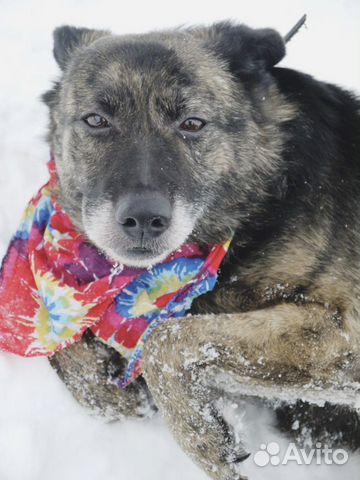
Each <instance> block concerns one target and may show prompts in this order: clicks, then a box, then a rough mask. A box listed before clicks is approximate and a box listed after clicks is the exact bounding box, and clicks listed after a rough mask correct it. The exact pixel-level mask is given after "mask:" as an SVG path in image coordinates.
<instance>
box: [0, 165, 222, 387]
mask: <svg viewBox="0 0 360 480" xmlns="http://www.w3.org/2000/svg"><path fill="white" fill-rule="evenodd" d="M49 170H50V181H49V182H48V183H47V184H46V185H44V186H43V187H42V188H41V189H40V191H39V192H38V194H37V195H36V196H35V197H33V198H32V200H31V201H30V203H29V205H28V207H27V209H26V210H25V212H24V214H23V217H22V221H21V224H20V227H19V229H18V230H17V232H16V234H15V236H14V237H13V239H12V241H11V243H10V246H9V248H8V251H7V254H6V256H5V258H4V260H3V264H2V267H1V271H0V349H2V350H5V351H7V352H11V353H15V354H17V355H21V356H25V357H33V356H51V355H53V354H54V353H55V352H56V351H58V350H61V349H63V348H65V347H66V346H68V345H71V344H72V343H74V342H76V341H77V340H79V339H80V338H81V337H82V335H83V334H84V332H85V330H86V329H88V328H90V329H91V331H92V332H93V333H94V334H95V335H96V336H97V337H98V338H99V339H100V340H102V341H103V342H105V343H106V344H107V345H110V346H111V347H113V348H115V349H116V350H117V351H118V352H120V354H121V355H122V356H123V357H125V358H126V359H127V360H128V366H127V370H126V372H125V374H124V376H123V377H122V378H119V380H118V382H117V383H118V385H119V386H120V387H122V388H125V387H126V386H127V385H128V384H129V383H131V382H132V381H133V380H134V379H135V378H136V377H137V376H138V375H139V374H140V373H141V370H140V367H141V357H142V352H143V348H144V344H145V342H146V340H147V338H148V337H149V335H150V334H151V332H152V331H153V330H154V329H155V328H156V327H157V326H158V325H159V324H161V323H162V322H164V321H166V319H168V318H170V317H182V316H184V315H185V314H186V312H187V311H188V310H189V308H190V306H191V303H192V301H193V299H194V298H196V297H198V296H199V295H202V294H204V293H206V292H208V291H210V290H212V289H213V288H214V286H215V283H216V279H217V271H218V268H219V266H220V263H221V261H222V259H223V258H224V256H225V254H226V252H227V249H228V246H229V243H230V242H229V241H227V242H225V243H224V244H219V245H215V246H213V247H212V248H209V249H208V250H209V251H208V252H203V251H202V250H201V249H200V248H199V246H197V245H196V244H185V245H183V246H182V247H181V248H180V249H179V250H177V251H176V252H174V253H172V254H171V255H169V256H168V257H167V259H166V260H165V261H164V262H162V263H160V264H157V265H155V266H154V267H152V268H151V269H140V268H131V267H127V266H125V265H120V264H118V263H113V262H111V261H110V260H109V259H108V258H106V257H105V256H104V255H103V254H102V253H101V252H100V251H99V250H97V248H96V247H95V246H94V245H92V244H90V243H89V242H88V241H87V240H86V239H85V238H84V237H83V236H82V235H81V234H80V233H79V232H78V231H77V230H76V228H75V227H74V225H73V224H72V222H71V220H70V218H69V216H68V215H67V214H66V213H65V211H64V210H63V209H62V207H61V206H60V204H59V203H58V200H57V198H56V194H55V189H56V188H55V187H56V184H57V176H56V170H55V162H54V160H51V161H50V162H49Z"/></svg>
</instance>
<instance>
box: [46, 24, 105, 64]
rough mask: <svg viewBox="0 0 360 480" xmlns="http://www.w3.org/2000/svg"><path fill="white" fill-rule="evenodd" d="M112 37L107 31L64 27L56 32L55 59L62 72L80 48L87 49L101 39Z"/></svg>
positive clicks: (54, 34)
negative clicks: (86, 47)
mask: <svg viewBox="0 0 360 480" xmlns="http://www.w3.org/2000/svg"><path fill="white" fill-rule="evenodd" d="M108 35H110V32H107V31H105V30H92V29H89V28H77V27H70V26H68V25H64V26H62V27H58V28H56V29H55V30H54V33H53V36H54V49H53V53H54V57H55V60H56V61H57V63H58V64H59V66H60V68H61V69H62V70H65V68H66V65H67V63H68V61H69V59H70V58H71V56H72V55H73V53H74V51H75V50H76V49H78V48H81V47H85V46H88V45H90V44H91V43H93V42H94V41H95V40H97V39H98V38H101V37H105V36H108Z"/></svg>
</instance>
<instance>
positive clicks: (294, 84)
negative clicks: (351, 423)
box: [43, 22, 360, 480]
mask: <svg viewBox="0 0 360 480" xmlns="http://www.w3.org/2000/svg"><path fill="white" fill-rule="evenodd" d="M284 55H285V45H284V41H283V39H282V37H281V36H280V35H279V34H278V33H277V32H276V31H274V30H272V29H251V28H249V27H247V26H244V25H237V24H234V23H231V22H222V23H217V24H215V25H212V26H209V27H193V28H179V29H174V30H168V31H162V32H152V33H149V34H144V35H124V36H117V35H113V34H111V33H110V32H107V31H101V30H89V29H86V28H75V27H69V26H64V27H59V28H57V29H56V30H55V32H54V56H55V59H56V61H57V63H58V64H59V66H60V68H61V78H60V80H59V81H58V82H56V83H55V84H54V86H53V88H52V89H51V90H50V91H48V92H47V93H46V94H45V95H44V97H43V99H44V101H45V103H46V104H47V105H48V107H49V111H50V129H49V134H48V139H49V143H50V146H51V149H52V151H53V152H54V155H55V159H56V164H57V165H56V166H57V171H58V175H59V179H60V187H59V198H60V201H61V203H62V205H63V207H64V209H65V210H66V212H67V213H68V214H69V216H70V217H71V219H72V221H73V223H74V224H75V225H76V227H77V228H78V229H79V230H80V231H81V232H82V233H83V234H84V235H85V236H86V237H87V238H88V239H89V240H90V241H91V242H92V243H93V244H94V245H96V246H97V247H98V249H99V250H100V251H102V252H104V254H105V255H107V256H109V257H110V258H112V259H114V260H115V261H118V262H120V263H124V264H126V265H130V266H134V267H148V266H152V265H155V264H157V263H158V262H161V261H162V260H163V259H164V258H166V256H167V255H169V253H171V252H174V251H176V250H177V249H178V248H179V247H180V246H181V245H182V244H183V243H184V242H185V241H186V240H189V241H192V242H195V243H197V244H199V245H208V244H215V243H219V242H223V241H225V240H226V239H227V238H230V237H232V241H231V245H230V249H229V252H228V254H227V256H226V257H225V259H224V261H223V264H222V266H221V271H220V274H219V278H218V282H217V285H216V287H215V289H214V290H213V291H212V292H209V293H207V294H205V295H202V296H200V297H199V298H198V299H196V300H195V301H194V302H193V305H192V308H191V311H190V313H191V316H188V317H186V318H183V319H180V320H179V319H173V320H169V321H168V322H165V323H164V324H163V325H161V326H160V327H159V328H158V329H156V330H155V332H154V333H153V334H152V335H151V336H150V338H149V340H148V342H147V344H146V347H145V357H144V360H143V377H140V378H139V379H138V380H136V381H135V382H134V383H133V384H132V385H130V387H128V388H127V389H126V390H124V391H121V390H119V389H118V388H117V387H116V386H115V385H113V384H112V383H111V381H110V382H109V378H110V379H111V378H115V377H116V375H117V374H118V373H119V371H122V370H123V369H124V368H125V362H124V360H123V359H122V358H121V356H120V355H119V354H118V353H117V352H114V351H113V350H112V349H111V348H109V347H106V346H104V345H103V344H101V342H99V341H98V340H97V339H96V338H94V337H93V335H91V334H90V333H88V334H86V335H85V336H84V338H83V340H82V341H81V342H78V343H76V344H75V345H73V346H71V347H69V348H66V349H64V350H62V351H61V352H58V353H56V354H55V355H54V356H53V357H52V358H51V359H50V362H51V364H52V365H53V366H54V368H55V369H56V370H57V372H58V374H59V375H60V377H61V378H62V379H63V381H64V382H65V384H66V385H67V386H68V388H69V389H70V390H71V391H72V393H73V395H74V396H75V397H76V398H77V399H78V401H79V402H80V403H82V404H83V405H86V406H88V407H90V408H92V409H93V410H95V411H96V412H98V413H100V414H102V415H106V416H107V418H110V419H118V418H121V417H122V416H124V415H126V416H135V417H143V416H144V415H147V414H149V413H153V412H154V411H156V409H157V408H159V409H160V411H161V412H162V414H163V415H164V416H165V418H166V419H167V421H168V423H169V425H170V427H171V428H172V430H173V432H174V435H175V437H176V439H177V440H178V442H179V443H180V445H181V446H182V447H183V448H184V450H185V451H186V452H187V453H188V454H189V455H190V456H191V457H192V458H193V459H194V460H195V461H196V462H197V463H198V464H199V465H200V466H201V467H202V468H203V469H204V470H205V471H206V472H207V473H208V475H209V476H210V477H212V478H215V479H220V480H230V479H232V480H233V479H235V478H242V477H241V474H240V473H239V472H238V469H237V468H238V463H239V462H241V461H242V460H243V459H244V458H246V456H247V452H246V451H245V449H244V447H243V445H242V443H241V442H239V441H238V440H236V435H235V433H234V431H233V429H232V427H231V425H230V423H229V422H228V421H226V419H225V417H224V415H223V414H222V411H221V408H220V407H219V405H218V402H217V400H218V399H219V398H220V396H221V395H222V392H225V390H226V388H227V386H226V385H227V382H225V383H224V382H223V383H221V382H220V380H219V379H221V378H227V379H228V381H229V382H230V380H231V378H235V380H236V382H237V384H238V385H240V386H241V388H243V389H244V390H243V392H246V386H248V385H249V379H250V383H251V385H252V386H253V387H254V388H255V387H257V388H258V389H260V390H261V389H266V388H268V389H269V391H270V390H271V388H274V389H275V390H276V389H277V390H278V391H279V392H280V391H281V390H282V389H284V388H285V389H287V388H288V389H291V388H293V389H295V390H296V389H297V390H296V391H297V392H298V394H299V397H298V398H303V397H302V393H304V394H305V393H306V391H307V390H306V388H305V386H307V388H309V385H311V386H314V387H319V386H320V385H322V386H326V387H328V388H330V389H333V390H334V391H336V390H337V389H341V388H342V386H343V385H346V384H351V383H353V382H356V381H358V380H359V345H360V343H359V334H360V322H359V318H360V317H359V316H360V308H359V307H360V303H359V298H360V282H359V274H360V248H359V247H360V162H359V160H358V159H359V150H360V128H359V127H360V117H359V106H360V103H359V100H358V98H356V96H355V95H354V94H352V93H350V92H347V91H345V90H343V89H341V88H339V87H337V86H334V85H331V84H327V83H324V82H320V81H317V80H315V79H314V78H312V77H310V76H309V75H306V74H304V73H300V72H298V71H294V70H290V69H286V68H280V67H276V65H277V63H278V62H279V61H280V60H281V59H282V58H283V57H284ZM224 375H225V376H226V375H228V376H227V377H224ZM239 388H240V387H239ZM241 388H240V390H239V391H240V392H241V391H242V390H241ZM310 390H311V389H310ZM315 391H316V390H315ZM315 395H316V393H315ZM303 406H304V405H302V407H303ZM313 408H315V407H313ZM316 408H320V407H316ZM316 408H315V411H316ZM329 408H330V407H329ZM298 410H299V409H296V408H295V413H296V411H297V412H298ZM295 413H294V407H292V408H290V409H289V408H288V409H287V410H286V409H280V410H278V417H279V421H281V423H282V425H283V426H284V425H285V424H289V423H290V424H291V423H292V422H291V418H294V415H295ZM318 413H319V412H318V411H317V413H315V414H318ZM297 418H301V417H297ZM352 418H353V419H354V418H355V417H352ZM356 418H357V417H356ZM357 425H358V422H357Z"/></svg>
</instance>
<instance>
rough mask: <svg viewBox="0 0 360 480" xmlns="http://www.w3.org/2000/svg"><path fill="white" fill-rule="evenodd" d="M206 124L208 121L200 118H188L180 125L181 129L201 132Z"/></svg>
mask: <svg viewBox="0 0 360 480" xmlns="http://www.w3.org/2000/svg"><path fill="white" fill-rule="evenodd" d="M205 125H206V122H204V120H201V119H200V118H195V117H194V118H187V119H186V120H184V121H183V122H182V124H181V125H180V130H184V131H186V132H199V131H200V130H201V129H202V128H204V127H205Z"/></svg>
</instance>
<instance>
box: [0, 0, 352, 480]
mask: <svg viewBox="0 0 360 480" xmlns="http://www.w3.org/2000/svg"><path fill="white" fill-rule="evenodd" d="M0 7H1V10H0V11H1V18H0V48H1V50H0V51H1V64H2V67H1V76H0V166H1V170H0V171H1V176H0V200H1V202H0V257H1V256H2V255H3V253H4V252H5V248H6V245H7V242H8V240H9V238H10V235H11V233H12V232H13V231H14V230H15V229H16V226H17V223H18V219H19V216H20V213H21V211H22V209H23V207H24V205H25V203H26V201H27V200H28V199H29V197H30V196H31V195H32V194H33V193H34V192H35V190H37V188H38V187H39V186H40V185H41V184H42V183H43V182H44V181H45V179H46V168H45V163H46V160H47V157H48V149H47V146H46V144H45V142H44V140H43V136H44V133H45V129H46V110H45V107H43V106H42V105H41V103H40V102H39V96H40V94H41V93H42V92H43V91H45V90H46V89H47V88H48V87H49V85H50V82H51V80H52V79H54V78H56V75H57V68H56V65H55V62H54V61H53V59H52V56H51V48H52V45H51V31H52V30H53V28H54V27H55V26H57V25H60V24H64V23H69V24H76V25H82V26H91V27H102V28H104V27H105V28H110V29H112V30H113V31H116V32H118V33H122V32H124V33H125V32H141V31H146V30H150V29H154V28H163V27H171V26H174V25H178V24H191V23H209V22H211V21H215V20H221V19H224V18H232V19H235V20H238V21H242V22H245V23H248V24H249V25H252V26H273V27H275V28H277V29H279V30H280V31H281V32H283V33H285V32H286V31H287V30H288V29H289V28H290V27H291V26H292V25H293V24H294V23H295V22H296V20H297V19H298V18H299V17H300V16H301V15H302V14H303V13H304V12H306V13H308V15H309V20H308V30H303V31H302V32H301V33H300V34H299V35H298V36H297V37H296V38H295V39H294V41H293V42H292V43H291V44H290V46H289V48H288V58H287V59H286V60H285V61H284V62H283V63H284V65H288V66H292V67H295V68H298V69H301V70H304V71H307V72H309V73H312V74H314V75H316V76H317V77H318V78H321V79H324V80H328V81H332V82H335V83H338V84H340V85H343V86H346V87H348V88H359V86H360V41H359V30H358V21H359V18H360V3H359V1H358V0H318V1H317V2H314V1H313V0H311V1H310V0H304V1H293V2H288V1H285V0H281V1H280V0H273V1H271V2H266V1H265V0H263V1H261V0H252V1H251V2H250V1H249V2H239V1H230V0H222V2H219V3H218V2H200V1H198V2H194V1H193V0H182V2H180V3H175V2H165V0H153V1H151V2H145V1H144V2H135V1H134V2H122V1H121V0H103V1H102V2H96V1H95V0H86V1H85V0H77V1H76V2H74V1H70V0H64V1H62V2H59V1H52V2H49V1H45V0H39V1H36V0H33V1H21V0H12V1H11V2H9V1H7V2H5V0H0ZM0 384H1V387H2V388H1V390H0V480H45V479H47V480H60V479H61V480H63V479H64V478H66V479H67V480H75V479H76V480H99V479H104V480H113V479H114V480H115V479H117V480H118V479H130V478H136V479H137V480H163V479H164V480H165V479H166V480H180V479H181V480H183V479H186V480H206V478H207V477H205V475H204V474H203V473H202V472H201V471H200V470H198V469H197V467H195V466H194V465H193V464H192V463H191V461H190V460H189V459H188V458H187V457H186V456H185V455H184V454H183V453H182V452H181V451H180V449H179V448H178V447H177V445H176V444H175V442H174V441H173V440H172V438H171V435H170V433H169V432H168V430H167V429H166V427H165V426H164V425H163V423H162V421H161V419H159V418H156V419H154V420H151V421H147V422H143V423H138V422H136V423H135V422H126V423H123V424H104V423H103V422H102V421H100V420H97V419H94V418H92V417H90V416H88V414H87V412H85V411H83V410H82V409H81V408H80V407H78V406H77V405H76V404H75V402H74V401H73V399H72V398H71V396H70V395H69V394H68V392H67V391H66V389H65V388H64V387H63V385H62V384H61V382H60V381H59V380H58V379H57V377H56V376H55V374H54V373H53V371H52V370H51V369H50V367H49V366H48V364H47V362H46V360H43V359H31V360H29V359H26V360H23V359H19V358H15V357H11V356H7V355H4V354H0ZM244 421H245V423H247V424H248V425H249V428H250V429H251V431H253V432H256V436H255V435H254V436H253V439H252V442H253V448H254V449H255V450H256V449H258V448H260V444H261V443H263V442H265V443H266V442H268V441H274V440H276V441H278V442H279V443H281V445H285V443H286V440H285V439H284V438H280V437H279V436H278V434H276V433H275V432H274V431H273V430H272V428H271V422H272V419H271V416H269V414H268V413H267V412H255V413H254V411H252V410H249V411H248V412H247V413H246V416H245V420H244ZM245 469H246V471H247V472H248V473H249V474H250V477H251V478H252V479H260V478H261V479H262V478H267V479H270V480H272V479H275V478H276V480H282V479H287V478H289V477H290V476H292V477H293V478H294V479H303V478H306V479H307V478H308V479H311V480H323V479H331V480H335V479H340V478H341V479H342V480H357V479H359V478H360V473H359V472H360V461H359V457H357V456H352V457H351V458H350V460H349V462H348V464H347V465H344V466H341V467H336V466H332V467H329V466H327V467H325V466H316V465H315V466H312V467H308V466H297V465H294V464H292V465H287V466H286V467H273V466H270V467H269V468H266V474H265V473H264V469H261V468H260V467H256V466H255V465H254V462H253V459H252V458H250V459H249V460H248V461H247V464H246V465H245Z"/></svg>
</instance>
